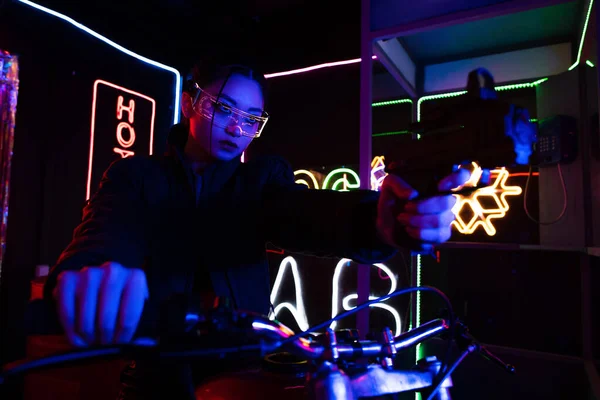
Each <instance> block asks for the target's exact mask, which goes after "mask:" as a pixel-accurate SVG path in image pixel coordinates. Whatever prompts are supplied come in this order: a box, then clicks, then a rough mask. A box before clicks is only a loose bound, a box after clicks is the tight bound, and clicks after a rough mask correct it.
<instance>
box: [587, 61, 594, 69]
mask: <svg viewBox="0 0 600 400" xmlns="http://www.w3.org/2000/svg"><path fill="white" fill-rule="evenodd" d="M585 63H586V64H587V65H589V66H590V67H592V68H594V67H595V65H594V63H593V62H591V61H590V60H587V61H586V62H585Z"/></svg>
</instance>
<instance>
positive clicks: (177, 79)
mask: <svg viewBox="0 0 600 400" xmlns="http://www.w3.org/2000/svg"><path fill="white" fill-rule="evenodd" d="M17 1H19V2H20V3H22V4H25V5H27V6H29V7H33V8H35V9H37V10H39V11H41V12H44V13H46V14H48V15H52V16H53V17H56V18H59V19H61V20H63V21H65V22H67V23H69V24H71V25H73V26H74V27H76V28H77V29H80V30H81V31H83V32H85V33H87V34H88V35H91V36H93V37H95V38H96V39H98V40H100V41H102V42H104V43H106V44H107V45H109V46H111V47H113V48H115V49H117V50H119V51H120V52H122V53H124V54H127V55H128V56H130V57H133V58H135V59H138V60H140V61H142V62H145V63H146V64H148V65H152V66H153V67H156V68H160V69H162V70H165V71H168V72H170V73H172V74H173V75H174V78H175V79H174V80H175V85H174V89H175V94H174V98H173V103H174V105H173V123H174V124H176V123H178V122H179V99H180V97H181V87H182V85H183V82H182V79H181V74H180V73H179V71H178V70H177V69H176V68H173V67H169V66H168V65H165V64H162V63H159V62H158V61H154V60H151V59H149V58H148V57H144V56H142V55H140V54H137V53H135V52H133V51H131V50H129V49H127V48H125V47H123V46H121V45H120V44H118V43H116V42H113V41H112V40H110V39H108V38H107V37H105V36H102V35H101V34H99V33H98V32H96V31H94V30H92V29H90V28H88V27H87V26H85V25H83V24H82V23H80V22H77V21H75V20H74V19H73V18H71V17H68V16H66V15H64V14H61V13H59V12H57V11H54V10H52V9H50V8H47V7H44V6H41V5H39V4H37V3H34V2H32V1H29V0H17ZM88 198H89V196H88Z"/></svg>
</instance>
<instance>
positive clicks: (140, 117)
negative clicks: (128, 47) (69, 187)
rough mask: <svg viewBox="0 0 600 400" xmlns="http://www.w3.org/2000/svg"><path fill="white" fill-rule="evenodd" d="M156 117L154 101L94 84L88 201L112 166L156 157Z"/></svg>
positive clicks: (107, 84) (108, 85) (104, 83)
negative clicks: (129, 159)
mask: <svg viewBox="0 0 600 400" xmlns="http://www.w3.org/2000/svg"><path fill="white" fill-rule="evenodd" d="M155 117H156V101H155V100H154V99H153V98H151V97H148V96H146V95H143V94H141V93H139V92H135V91H133V90H130V89H126V88H124V87H122V86H119V85H115V84H114V83H110V82H107V81H104V80H100V79H98V80H96V81H95V82H94V93H93V97H92V121H91V127H90V155H89V162H88V178H87V194H86V200H89V198H90V195H91V191H92V188H95V187H97V186H98V183H99V182H100V179H101V177H102V173H103V172H104V171H105V170H106V168H108V166H109V165H110V163H111V162H113V161H115V160H117V159H119V158H126V157H130V156H133V155H134V154H136V153H140V154H152V147H153V141H154V120H155Z"/></svg>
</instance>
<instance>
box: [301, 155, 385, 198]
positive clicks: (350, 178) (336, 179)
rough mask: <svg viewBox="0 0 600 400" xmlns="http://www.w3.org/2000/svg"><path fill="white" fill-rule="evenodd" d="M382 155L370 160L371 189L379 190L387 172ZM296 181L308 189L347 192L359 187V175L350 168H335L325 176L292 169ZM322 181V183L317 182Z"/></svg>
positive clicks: (309, 171)
mask: <svg viewBox="0 0 600 400" xmlns="http://www.w3.org/2000/svg"><path fill="white" fill-rule="evenodd" d="M384 169H385V164H384V157H383V156H377V157H375V158H373V161H372V162H371V190H379V188H380V187H381V184H382V183H383V179H384V178H385V177H386V175H387V173H386V172H384ZM294 176H296V183H297V184H300V185H306V186H308V188H309V189H323V190H324V189H329V190H336V191H339V192H347V191H349V190H351V189H359V188H360V177H359V176H358V174H357V173H356V171H354V170H352V169H350V168H345V167H343V168H336V169H334V170H333V171H331V172H329V173H328V174H327V175H326V176H325V178H323V174H321V173H319V172H316V171H311V170H307V169H299V170H296V171H294ZM319 182H322V184H319Z"/></svg>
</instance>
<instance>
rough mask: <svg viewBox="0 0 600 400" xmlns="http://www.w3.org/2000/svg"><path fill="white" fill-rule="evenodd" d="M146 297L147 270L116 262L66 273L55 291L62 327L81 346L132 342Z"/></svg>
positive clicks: (75, 344)
mask: <svg viewBox="0 0 600 400" xmlns="http://www.w3.org/2000/svg"><path fill="white" fill-rule="evenodd" d="M147 298H148V284H147V282H146V274H145V273H144V271H143V270H141V269H137V268H126V267H124V266H122V265H121V264H119V263H116V262H107V263H105V264H103V265H102V266H99V267H85V268H83V269H81V270H78V271H63V272H61V273H60V275H59V276H58V281H57V284H56V288H55V289H54V299H55V300H56V304H57V307H58V310H57V311H58V316H59V318H60V322H61V325H62V326H63V329H64V330H65V334H66V336H67V338H68V339H69V342H70V343H71V344H72V345H74V346H78V347H82V346H89V345H92V344H115V343H128V342H130V341H131V339H132V337H133V335H134V333H135V331H136V329H137V326H138V323H139V321H140V318H141V316H142V310H143V308H144V303H145V301H146V299H147Z"/></svg>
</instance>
